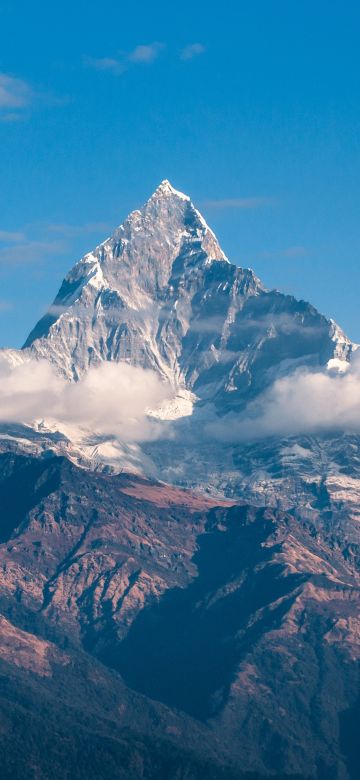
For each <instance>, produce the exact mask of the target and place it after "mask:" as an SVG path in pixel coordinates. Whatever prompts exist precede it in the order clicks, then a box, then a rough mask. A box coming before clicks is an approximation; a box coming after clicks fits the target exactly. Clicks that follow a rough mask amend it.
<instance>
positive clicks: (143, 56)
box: [83, 41, 165, 76]
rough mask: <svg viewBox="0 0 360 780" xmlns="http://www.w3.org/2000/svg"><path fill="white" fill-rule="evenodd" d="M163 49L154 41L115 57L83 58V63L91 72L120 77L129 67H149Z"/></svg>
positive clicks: (162, 46) (161, 44) (161, 45)
mask: <svg viewBox="0 0 360 780" xmlns="http://www.w3.org/2000/svg"><path fill="white" fill-rule="evenodd" d="M164 48H165V46H164V44H163V43H159V42H158V41H155V42H154V43H148V44H140V45H138V46H135V48H134V49H132V51H129V52H121V53H119V55H117V56H116V57H84V58H83V62H84V65H86V66H87V67H88V68H92V69H93V70H98V71H103V72H108V73H112V74H113V75H114V76H120V75H121V74H122V73H125V71H126V70H127V69H128V68H129V67H130V65H150V64H151V63H152V62H154V61H155V60H156V59H157V58H158V56H159V54H160V53H161V51H162V50H163V49H164Z"/></svg>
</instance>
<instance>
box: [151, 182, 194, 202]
mask: <svg viewBox="0 0 360 780" xmlns="http://www.w3.org/2000/svg"><path fill="white" fill-rule="evenodd" d="M164 196H165V197H168V196H175V197H177V198H180V199H181V200H187V201H190V198H189V196H188V195H185V193H184V192H180V190H176V189H175V187H173V186H172V184H171V183H170V182H169V179H163V180H162V181H161V182H160V184H159V185H158V186H157V187H156V190H155V192H154V193H153V195H152V196H151V198H155V197H156V198H158V197H164ZM150 200H151V199H150Z"/></svg>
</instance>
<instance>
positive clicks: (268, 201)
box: [203, 197, 278, 209]
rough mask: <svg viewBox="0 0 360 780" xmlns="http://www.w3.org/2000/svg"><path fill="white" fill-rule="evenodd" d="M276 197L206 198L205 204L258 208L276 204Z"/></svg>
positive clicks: (218, 206) (220, 206) (210, 205)
mask: <svg viewBox="0 0 360 780" xmlns="http://www.w3.org/2000/svg"><path fill="white" fill-rule="evenodd" d="M277 204H278V200H277V199H276V198H265V197H251V198H220V199H219V200H216V199H215V200H211V199H210V200H204V201H203V206H205V207H206V208H208V209H258V208H261V207H262V206H276V205H277Z"/></svg>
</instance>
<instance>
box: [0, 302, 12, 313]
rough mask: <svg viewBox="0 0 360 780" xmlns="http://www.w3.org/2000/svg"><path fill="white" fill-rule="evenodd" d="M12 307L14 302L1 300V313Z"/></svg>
mask: <svg viewBox="0 0 360 780" xmlns="http://www.w3.org/2000/svg"><path fill="white" fill-rule="evenodd" d="M12 308H13V304H12V303H11V301H1V300H0V314H1V312H3V311H9V310H10V309H12Z"/></svg>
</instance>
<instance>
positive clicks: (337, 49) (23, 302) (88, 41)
mask: <svg viewBox="0 0 360 780" xmlns="http://www.w3.org/2000/svg"><path fill="white" fill-rule="evenodd" d="M359 40H360V5H359V3H358V2H346V1H345V2H341V3H340V2H331V0H330V1H329V0H327V2H323V0H312V2H309V1H308V0H302V2H294V1H292V0H282V1H278V0H271V2H270V0H251V2H250V0H249V1H248V2H243V1H242V0H237V1H235V0H234V1H229V0H223V2H222V3H220V4H219V3H211V2H205V1H204V0H199V1H198V2H194V0H193V1H192V2H189V0H182V2H181V3H171V2H169V0H166V2H165V1H163V0H161V1H160V2H157V1H156V0H153V2H149V1H147V2H142V0H138V2H136V3H135V2H133V1H132V2H128V1H127V0H122V1H121V2H120V1H118V2H115V0H101V2H94V0H78V1H77V2H76V0H75V2H74V0H73V1H72V2H69V0H62V2H61V3H57V2H48V0H32V2H28V0H23V1H21V0H4V2H2V1H1V0H0V74H1V75H0V241H1V243H0V284H1V289H0V344H1V345H4V346H5V345H6V346H10V345H14V346H15V345H19V344H21V343H22V342H23V341H24V339H25V337H26V335H27V332H28V331H29V330H30V328H31V327H32V325H33V324H34V321H35V320H36V319H37V318H38V317H39V316H40V315H41V314H42V313H43V311H44V308H45V307H46V305H47V304H48V303H49V302H50V301H51V299H52V298H53V296H54V294H55V292H56V291H57V288H58V286H59V283H60V281H61V279H62V277H63V276H64V274H65V273H66V271H67V270H68V269H69V268H70V267H71V265H73V263H74V262H75V260H77V259H78V258H79V257H80V256H81V255H82V254H83V253H84V252H85V251H86V250H88V249H91V248H92V247H93V246H94V245H95V244H96V243H98V242H99V241H100V240H102V239H103V238H104V237H105V235H106V234H107V233H108V232H109V230H110V229H111V228H113V227H114V226H115V225H116V224H118V223H120V222H121V221H122V220H123V218H124V217H125V216H126V215H127V213H128V212H129V211H130V210H131V209H132V208H134V207H136V206H138V205H140V204H141V203H142V202H143V201H144V200H146V198H147V197H148V196H149V195H150V194H151V192H152V191H153V190H154V189H155V187H156V185H157V184H158V183H159V181H160V180H161V179H163V178H168V179H170V181H171V182H172V183H173V184H174V186H176V187H177V188H178V189H181V190H183V191H185V192H187V193H188V194H190V195H191V196H192V199H193V200H194V201H195V203H196V204H197V205H198V206H199V207H200V208H201V210H202V211H203V213H204V216H205V217H206V219H207V220H208V222H209V223H210V225H211V226H212V227H213V228H214V230H215V232H216V233H217V235H218V237H219V239H220V242H221V244H222V246H223V248H224V250H225V251H226V253H227V254H228V256H229V258H230V259H231V260H232V261H233V262H235V263H237V264H239V265H245V266H252V267H253V268H254V269H255V271H256V272H257V273H258V275H260V276H261V277H262V279H263V281H264V282H265V283H266V284H267V285H268V286H269V287H273V286H276V287H279V288H281V289H283V290H285V291H287V292H292V293H294V294H295V295H296V296H298V297H302V298H306V299H308V300H311V301H312V302H313V303H314V304H315V305H316V306H318V308H320V310H321V311H323V312H324V313H326V314H327V315H330V316H333V317H334V318H335V319H337V320H338V321H339V323H340V324H341V325H342V326H343V327H344V328H345V329H346V330H347V332H348V333H349V335H350V336H351V337H352V338H354V339H359V340H360V314H359V298H360V262H359V260H360V220H359V205H360V197H359V181H360V176H359V174H360V170H359V169H360V165H359V163H360V63H359V58H360V55H359Z"/></svg>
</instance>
